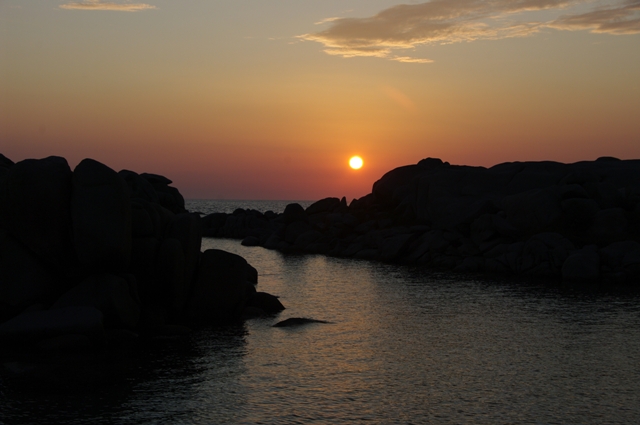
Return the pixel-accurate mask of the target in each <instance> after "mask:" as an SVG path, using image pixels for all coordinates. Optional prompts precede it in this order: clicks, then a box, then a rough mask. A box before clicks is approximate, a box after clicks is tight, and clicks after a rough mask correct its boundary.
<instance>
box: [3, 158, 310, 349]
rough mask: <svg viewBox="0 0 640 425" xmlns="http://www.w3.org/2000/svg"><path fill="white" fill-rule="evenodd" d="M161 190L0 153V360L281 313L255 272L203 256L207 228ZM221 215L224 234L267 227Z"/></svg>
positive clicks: (110, 173)
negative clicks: (29, 351) (249, 310)
mask: <svg viewBox="0 0 640 425" xmlns="http://www.w3.org/2000/svg"><path fill="white" fill-rule="evenodd" d="M169 184H171V181H170V180H169V179H167V178H165V177H163V176H160V175H157V174H146V173H145V174H140V175H139V174H137V173H135V172H132V171H127V170H123V171H121V172H120V173H116V172H115V171H114V170H112V169H111V168H109V167H107V166H106V165H104V164H101V163H99V162H97V161H94V160H91V159H85V160H83V161H82V162H81V163H80V164H79V165H78V166H77V167H76V169H75V170H74V172H73V173H72V172H71V170H70V169H69V166H68V164H67V162H66V160H64V159H63V158H59V157H49V158H45V159H43V160H25V161H22V162H20V163H18V164H13V163H12V162H11V161H9V160H8V159H6V158H5V157H3V156H1V155H0V213H1V214H0V347H1V348H2V349H3V352H4V349H5V348H6V349H7V350H9V351H11V350H12V349H13V347H14V345H24V344H29V345H30V347H31V348H33V347H35V348H37V349H38V350H39V351H40V352H41V353H57V352H64V351H77V350H82V349H85V348H96V347H98V346H104V343H105V342H107V345H113V344H116V345H117V346H120V345H122V344H125V345H126V344H129V343H131V341H134V340H136V339H137V338H138V336H137V335H138V332H141V333H142V334H143V335H144V337H145V338H148V337H154V338H155V337H156V336H154V335H156V332H155V330H158V329H167V327H171V326H176V325H177V324H179V323H182V322H183V321H193V322H196V323H201V324H210V323H213V322H216V321H225V320H229V319H235V318H238V317H240V315H241V313H242V311H243V310H244V309H245V306H246V305H247V301H248V300H249V299H252V300H253V302H254V304H256V305H259V307H255V308H256V309H259V310H260V311H263V312H265V311H266V312H268V313H272V312H275V311H279V309H281V308H283V307H282V305H281V304H280V302H279V301H278V300H277V299H276V298H275V297H271V296H269V295H268V294H264V293H260V294H259V295H255V294H256V289H255V285H256V284H257V283H258V272H257V270H256V269H255V268H253V267H252V266H250V265H249V264H248V263H247V262H246V260H244V259H243V258H242V257H240V256H237V255H234V254H230V253H226V252H224V251H219V250H213V251H211V250H210V251H208V252H206V253H204V254H202V253H201V252H200V248H201V239H202V223H203V222H206V223H207V224H214V223H213V222H214V221H215V220H212V219H211V218H209V219H205V220H201V219H200V217H199V215H198V214H191V213H187V212H186V211H185V210H184V199H183V197H182V195H180V193H179V191H178V190H177V189H176V188H173V187H170V186H169ZM294 213H295V211H294ZM303 213H304V211H303ZM273 215H274V214H273V213H271V215H269V217H272V216H273ZM214 217H215V216H214ZM218 217H220V216H218ZM221 218H222V220H218V222H216V223H215V225H216V227H222V228H223V229H222V233H224V232H225V231H229V232H232V233H233V235H234V236H238V235H242V234H252V235H253V236H254V237H255V238H257V240H258V241H260V238H262V237H263V235H265V234H268V232H269V231H270V228H271V227H270V226H271V224H270V222H269V219H268V218H267V217H266V216H264V215H263V214H262V213H259V212H257V211H251V210H248V211H244V210H241V211H238V212H237V213H236V214H235V215H233V219H232V220H228V217H227V216H226V215H223V216H221ZM294 221H295V220H294ZM227 222H229V223H227ZM224 225H227V227H226V228H224ZM218 230H219V229H218V228H216V229H214V231H215V234H218ZM201 259H202V261H201ZM187 306H189V307H192V309H191V310H185V307H187ZM103 322H104V326H106V328H107V330H108V331H109V332H111V334H109V332H108V333H107V334H106V336H105V334H104V332H103V330H104V326H103ZM113 332H120V333H123V332H124V333H123V334H122V338H120V337H114V336H113V335H114V334H113ZM109 335H111V337H110V336H109ZM103 337H105V338H103ZM163 337H168V338H173V335H164V334H163ZM23 348H24V346H23Z"/></svg>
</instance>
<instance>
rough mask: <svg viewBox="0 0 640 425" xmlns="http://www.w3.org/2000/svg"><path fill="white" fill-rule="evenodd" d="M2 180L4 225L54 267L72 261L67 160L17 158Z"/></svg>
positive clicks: (62, 267)
mask: <svg viewBox="0 0 640 425" xmlns="http://www.w3.org/2000/svg"><path fill="white" fill-rule="evenodd" d="M4 184H5V195H4V197H5V201H4V203H3V205H2V209H3V220H4V228H5V229H7V231H9V232H10V233H11V234H12V235H14V236H15V237H16V238H17V239H18V240H19V241H20V242H22V243H23V244H24V245H25V246H27V247H28V248H29V249H30V250H31V251H33V252H34V253H35V254H36V255H37V256H38V257H39V258H40V259H42V260H43V261H45V262H46V263H47V264H49V265H51V266H53V267H55V268H56V269H57V270H63V269H65V268H66V267H68V266H69V265H70V264H72V263H73V262H74V256H73V251H72V244H71V213H70V207H69V205H70V199H71V169H70V168H69V165H68V164H67V161H66V160H65V159H64V158H60V157H56V156H50V157H48V158H45V159H39V160H36V159H27V160H24V161H20V162H18V163H17V164H15V165H14V166H13V167H11V168H10V169H9V172H8V173H7V175H6V179H5V183H4Z"/></svg>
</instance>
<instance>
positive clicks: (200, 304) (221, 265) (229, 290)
mask: <svg viewBox="0 0 640 425" xmlns="http://www.w3.org/2000/svg"><path fill="white" fill-rule="evenodd" d="M253 270H255V269H253V267H251V266H249V265H248V263H247V261H246V260H245V259H244V258H242V257H240V256H239V255H236V254H231V253H229V252H226V251H221V250H218V249H208V250H206V251H204V252H203V253H202V258H201V260H200V266H199V268H198V271H197V275H196V279H195V282H194V288H193V294H192V296H191V299H190V300H189V302H188V308H187V310H186V316H187V318H188V319H189V320H191V321H194V322H205V323H206V322H211V321H216V320H224V319H229V318H236V317H240V315H241V314H242V311H243V309H244V307H245V306H246V303H247V300H248V298H249V296H250V295H251V292H253V291H252V288H253V286H252V285H253V283H252V282H251V280H252V279H255V277H254V275H253Z"/></svg>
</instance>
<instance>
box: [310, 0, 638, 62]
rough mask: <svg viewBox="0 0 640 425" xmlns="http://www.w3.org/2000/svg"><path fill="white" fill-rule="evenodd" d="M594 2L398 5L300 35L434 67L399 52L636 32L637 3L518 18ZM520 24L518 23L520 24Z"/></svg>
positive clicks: (453, 0)
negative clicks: (547, 32) (545, 32)
mask: <svg viewBox="0 0 640 425" xmlns="http://www.w3.org/2000/svg"><path fill="white" fill-rule="evenodd" d="M593 2H594V0H432V1H429V2H426V3H419V4H400V5H397V6H393V7H390V8H388V9H385V10H383V11H381V12H379V13H378V14H376V15H374V16H371V17H368V18H338V19H336V18H331V20H325V21H321V22H323V23H326V22H328V23H329V24H330V26H329V27H328V28H326V29H324V30H322V31H318V32H314V33H309V34H304V35H301V36H299V38H300V39H302V40H308V41H315V42H318V43H321V44H323V45H324V47H325V50H324V51H325V52H326V53H328V54H330V55H339V56H343V57H354V56H374V57H380V58H386V59H389V60H395V61H400V62H419V63H426V62H432V61H431V60H429V59H421V58H414V57H411V56H408V55H400V56H397V55H395V52H396V51H398V50H406V49H414V48H416V47H418V46H421V45H428V44H450V43H458V42H463V41H467V42H469V41H474V40H497V39H504V38H511V37H525V36H529V35H531V34H534V33H536V32H539V31H540V30H541V29H543V28H548V27H553V28H556V29H571V30H577V29H590V30H592V31H594V32H608V33H612V34H631V33H635V32H638V28H639V25H640V22H639V21H638V14H639V13H640V12H639V9H640V0H626V1H625V3H623V4H621V5H619V6H617V7H616V6H612V7H609V8H605V9H599V10H594V11H593V12H589V13H582V14H574V15H565V16H561V17H559V18H553V20H551V21H545V22H540V21H536V20H531V19H529V20H527V19H522V18H523V17H526V16H527V14H528V13H532V12H536V11H543V10H547V11H549V10H551V11H559V10H563V11H566V9H568V8H570V7H572V6H576V5H584V4H585V3H586V4H588V3H593ZM518 19H520V20H518Z"/></svg>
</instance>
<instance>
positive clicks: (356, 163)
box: [349, 156, 364, 170]
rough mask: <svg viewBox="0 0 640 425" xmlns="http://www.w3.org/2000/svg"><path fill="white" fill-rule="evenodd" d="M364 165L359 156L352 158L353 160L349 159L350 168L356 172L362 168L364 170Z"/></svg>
mask: <svg viewBox="0 0 640 425" xmlns="http://www.w3.org/2000/svg"><path fill="white" fill-rule="evenodd" d="M362 164H364V162H363V161H362V158H360V157H359V156H352V157H351V159H349V167H351V168H353V169H354V170H359V169H360V168H362Z"/></svg>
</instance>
